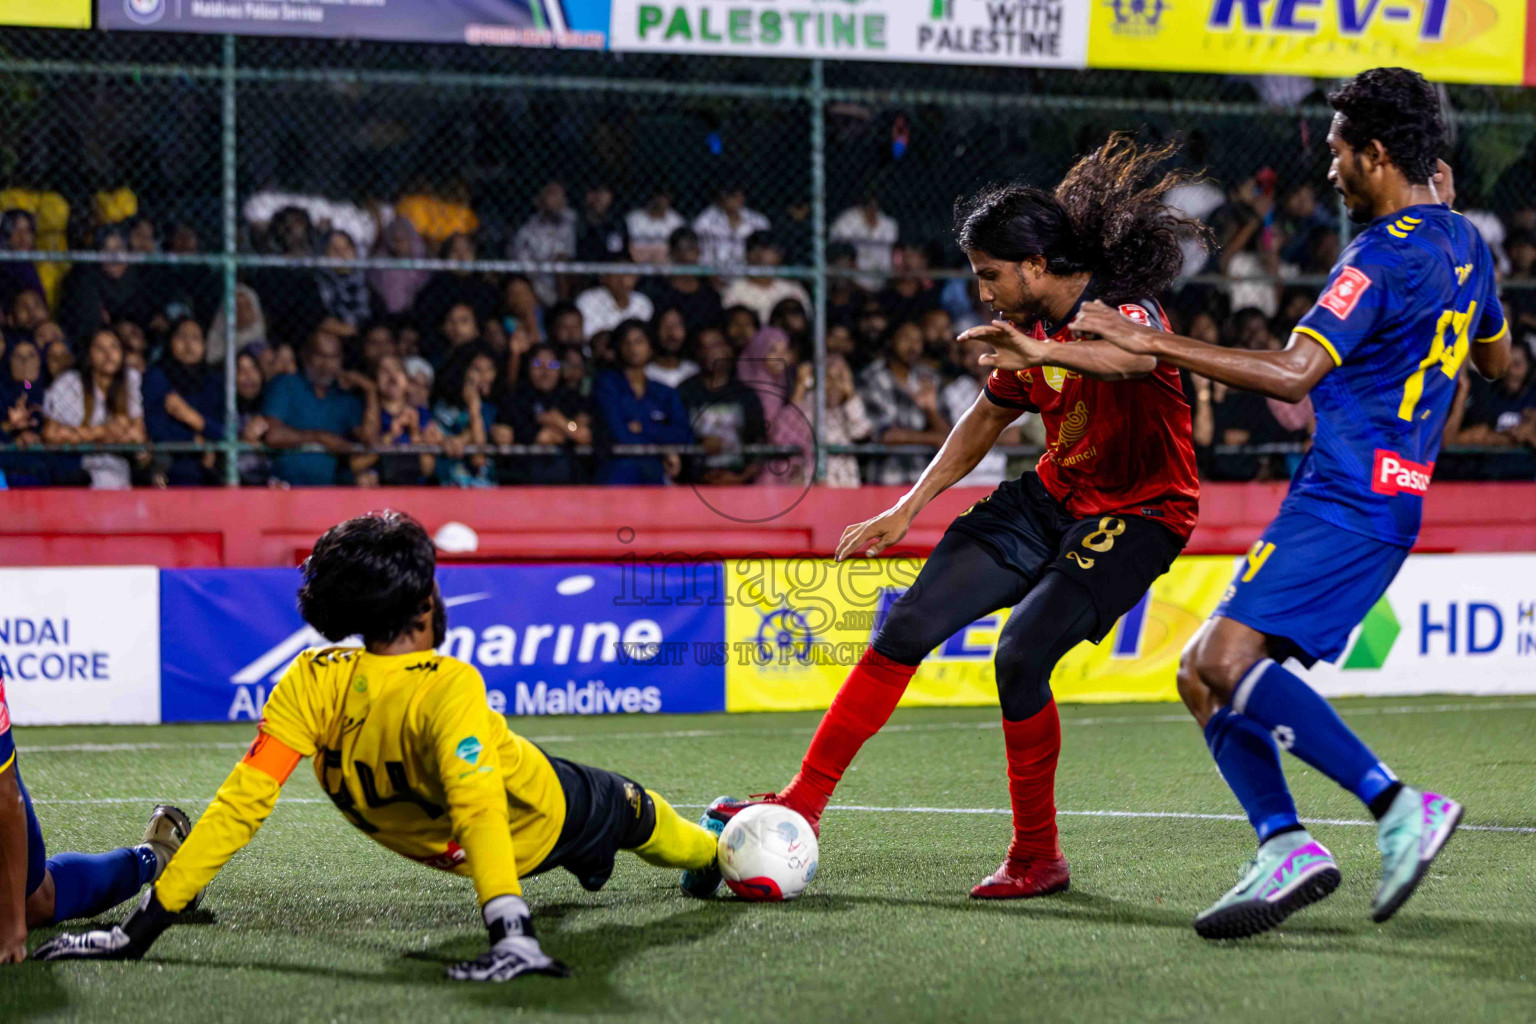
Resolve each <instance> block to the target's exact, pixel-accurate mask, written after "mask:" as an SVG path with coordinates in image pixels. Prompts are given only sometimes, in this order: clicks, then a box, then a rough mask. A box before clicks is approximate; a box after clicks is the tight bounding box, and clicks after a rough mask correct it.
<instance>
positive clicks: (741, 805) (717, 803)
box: [704, 793, 821, 839]
mask: <svg viewBox="0 0 1536 1024" xmlns="http://www.w3.org/2000/svg"><path fill="white" fill-rule="evenodd" d="M757 804H778V805H779V806H780V807H788V808H789V809H790V810H792V811H794V812H795V813H796V814H798V815H800V816H801V817H802V818H804V819H805V820H806V821H807V822H808V823H809V824H810V826H811V831H812V832H813V833H815V835H816V838H817V839H820V838H821V815H819V814H818V815H815V816H812V815H809V814H806V813H805V810H804V809H803V808H800V807H796V806H795V805H794V804H792V803H790V802H789V801H788V800H785V799H784V798H783V796H781V795H780V794H778V793H754V794H752V795H751V796H749V797H747V798H746V799H745V800H742V799H739V798H737V797H733V796H719V797H715V799H714V800H713V801H712V802H711V803H710V805H709V809H708V810H707V811H705V812H704V813H706V814H708V815H709V816H710V817H711V818H714V819H715V820H716V821H719V822H727V821H730V820H731V819H732V818H734V817H736V815H738V814H740V813H741V812H742V811H744V810H746V809H747V808H748V807H754V806H756V805H757Z"/></svg>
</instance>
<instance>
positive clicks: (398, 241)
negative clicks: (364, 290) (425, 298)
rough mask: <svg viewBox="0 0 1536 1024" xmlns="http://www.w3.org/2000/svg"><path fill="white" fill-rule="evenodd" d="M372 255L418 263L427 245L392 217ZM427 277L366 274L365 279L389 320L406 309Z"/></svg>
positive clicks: (407, 225) (404, 273) (409, 226)
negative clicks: (366, 278)
mask: <svg viewBox="0 0 1536 1024" xmlns="http://www.w3.org/2000/svg"><path fill="white" fill-rule="evenodd" d="M373 254H374V255H375V256H388V257H390V258H392V259H398V260H406V259H410V260H419V259H423V258H425V257H426V255H427V243H426V241H425V240H423V239H422V237H421V234H420V233H419V232H418V231H417V230H416V226H415V225H414V224H412V223H411V222H410V221H409V220H407V219H406V218H404V217H396V218H395V219H394V220H392V221H390V222H389V227H387V228H385V229H384V234H383V235H382V236H381V237H380V238H379V244H378V245H377V246H375V248H374V251H373ZM431 276H432V272H431V271H430V270H370V271H368V275H367V277H368V286H369V287H370V288H372V289H373V292H374V294H375V295H377V296H378V297H379V303H380V304H381V305H382V306H383V307H384V312H385V313H388V314H389V315H390V316H395V315H397V314H400V313H404V312H405V311H406V310H408V309H410V308H411V303H413V302H415V301H416V295H417V293H418V292H420V291H421V289H422V288H423V287H425V285H426V283H427V279H428V278H430V277H431Z"/></svg>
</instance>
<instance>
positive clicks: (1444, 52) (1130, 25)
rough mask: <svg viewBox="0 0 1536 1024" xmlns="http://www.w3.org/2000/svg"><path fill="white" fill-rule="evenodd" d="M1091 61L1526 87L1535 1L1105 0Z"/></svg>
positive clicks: (1095, 13) (1095, 14)
mask: <svg viewBox="0 0 1536 1024" xmlns="http://www.w3.org/2000/svg"><path fill="white" fill-rule="evenodd" d="M1084 6H1085V7H1087V8H1090V9H1091V11H1092V13H1091V18H1092V24H1091V27H1090V29H1089V45H1088V65H1089V66H1090V67H1098V68H1131V69H1137V70H1153V71H1201V72H1227V73H1235V74H1245V75H1312V76H1317V77H1321V78H1344V77H1348V76H1350V75H1354V74H1358V73H1359V72H1361V71H1364V70H1365V69H1366V68H1373V67H1381V66H1403V67H1410V68H1413V69H1414V70H1416V71H1419V72H1421V73H1422V74H1423V75H1424V76H1425V77H1426V78H1430V79H1433V80H1436V81H1443V82H1479V83H1488V84H1494V85H1518V84H1519V83H1520V82H1521V80H1522V77H1523V75H1524V73H1525V64H1526V56H1525V46H1526V29H1527V25H1526V21H1527V17H1528V7H1529V6H1531V5H1530V4H1529V3H1528V0H1177V2H1174V0H1106V2H1094V3H1085V4H1084Z"/></svg>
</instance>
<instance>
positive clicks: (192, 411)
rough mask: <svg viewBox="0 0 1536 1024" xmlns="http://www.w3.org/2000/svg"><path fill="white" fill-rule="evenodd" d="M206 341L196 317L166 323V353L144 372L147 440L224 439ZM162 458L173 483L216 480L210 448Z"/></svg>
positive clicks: (219, 388) (218, 389) (220, 388)
mask: <svg viewBox="0 0 1536 1024" xmlns="http://www.w3.org/2000/svg"><path fill="white" fill-rule="evenodd" d="M206 347H207V346H206V344H205V342H204V340H203V329H202V327H200V326H199V325H198V323H197V321H196V320H193V319H191V318H190V317H188V318H183V319H181V320H178V321H176V323H175V324H173V325H172V326H171V331H170V337H169V340H168V343H167V345H166V348H165V355H164V356H163V357H162V358H161V360H160V361H159V362H158V363H156V364H155V365H154V366H151V367H150V368H149V369H148V370H147V371H146V372H145V374H144V426H145V429H146V430H147V431H148V432H149V439H150V440H151V441H164V442H186V441H198V442H201V441H221V440H223V438H224V378H223V375H222V374H220V373H218V372H217V371H215V369H214V368H213V367H210V366H209V365H208V361H207V358H206V351H205V349H206ZM161 464H162V465H164V466H165V467H166V468H165V471H164V472H165V482H166V483H167V484H169V485H170V486H172V487H196V486H200V485H203V484H210V483H214V482H215V477H214V465H215V460H214V455H213V453H212V452H209V453H207V454H206V455H189V454H177V455H173V456H171V457H170V459H169V460H164V459H162V460H161Z"/></svg>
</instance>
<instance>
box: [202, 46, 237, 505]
mask: <svg viewBox="0 0 1536 1024" xmlns="http://www.w3.org/2000/svg"><path fill="white" fill-rule="evenodd" d="M223 70H224V76H223V77H224V110H223V115H222V118H221V120H222V122H223V129H224V130H223V141H222V148H223V165H224V198H223V207H224V264H223V269H224V445H223V447H224V482H225V483H226V484H228V485H229V486H231V487H238V486H240V465H239V462H240V449H239V447H238V443H239V439H240V414H239V408H238V406H239V402H238V396H237V395H236V393H235V371H236V363H237V362H238V358H237V357H238V355H239V353H238V352H236V351H235V338H236V337H238V335H239V331H238V330H237V328H238V324H237V323H236V311H235V305H236V303H235V259H236V252H237V250H238V248H239V246H238V245H237V242H236V236H235V231H236V225H237V224H238V223H239V221H238V220H237V218H236V209H235V206H236V202H237V196H236V194H235V160H236V152H235V37H234V36H232V35H226V36H225V37H224V69H223ZM209 440H212V438H210V439H209Z"/></svg>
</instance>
